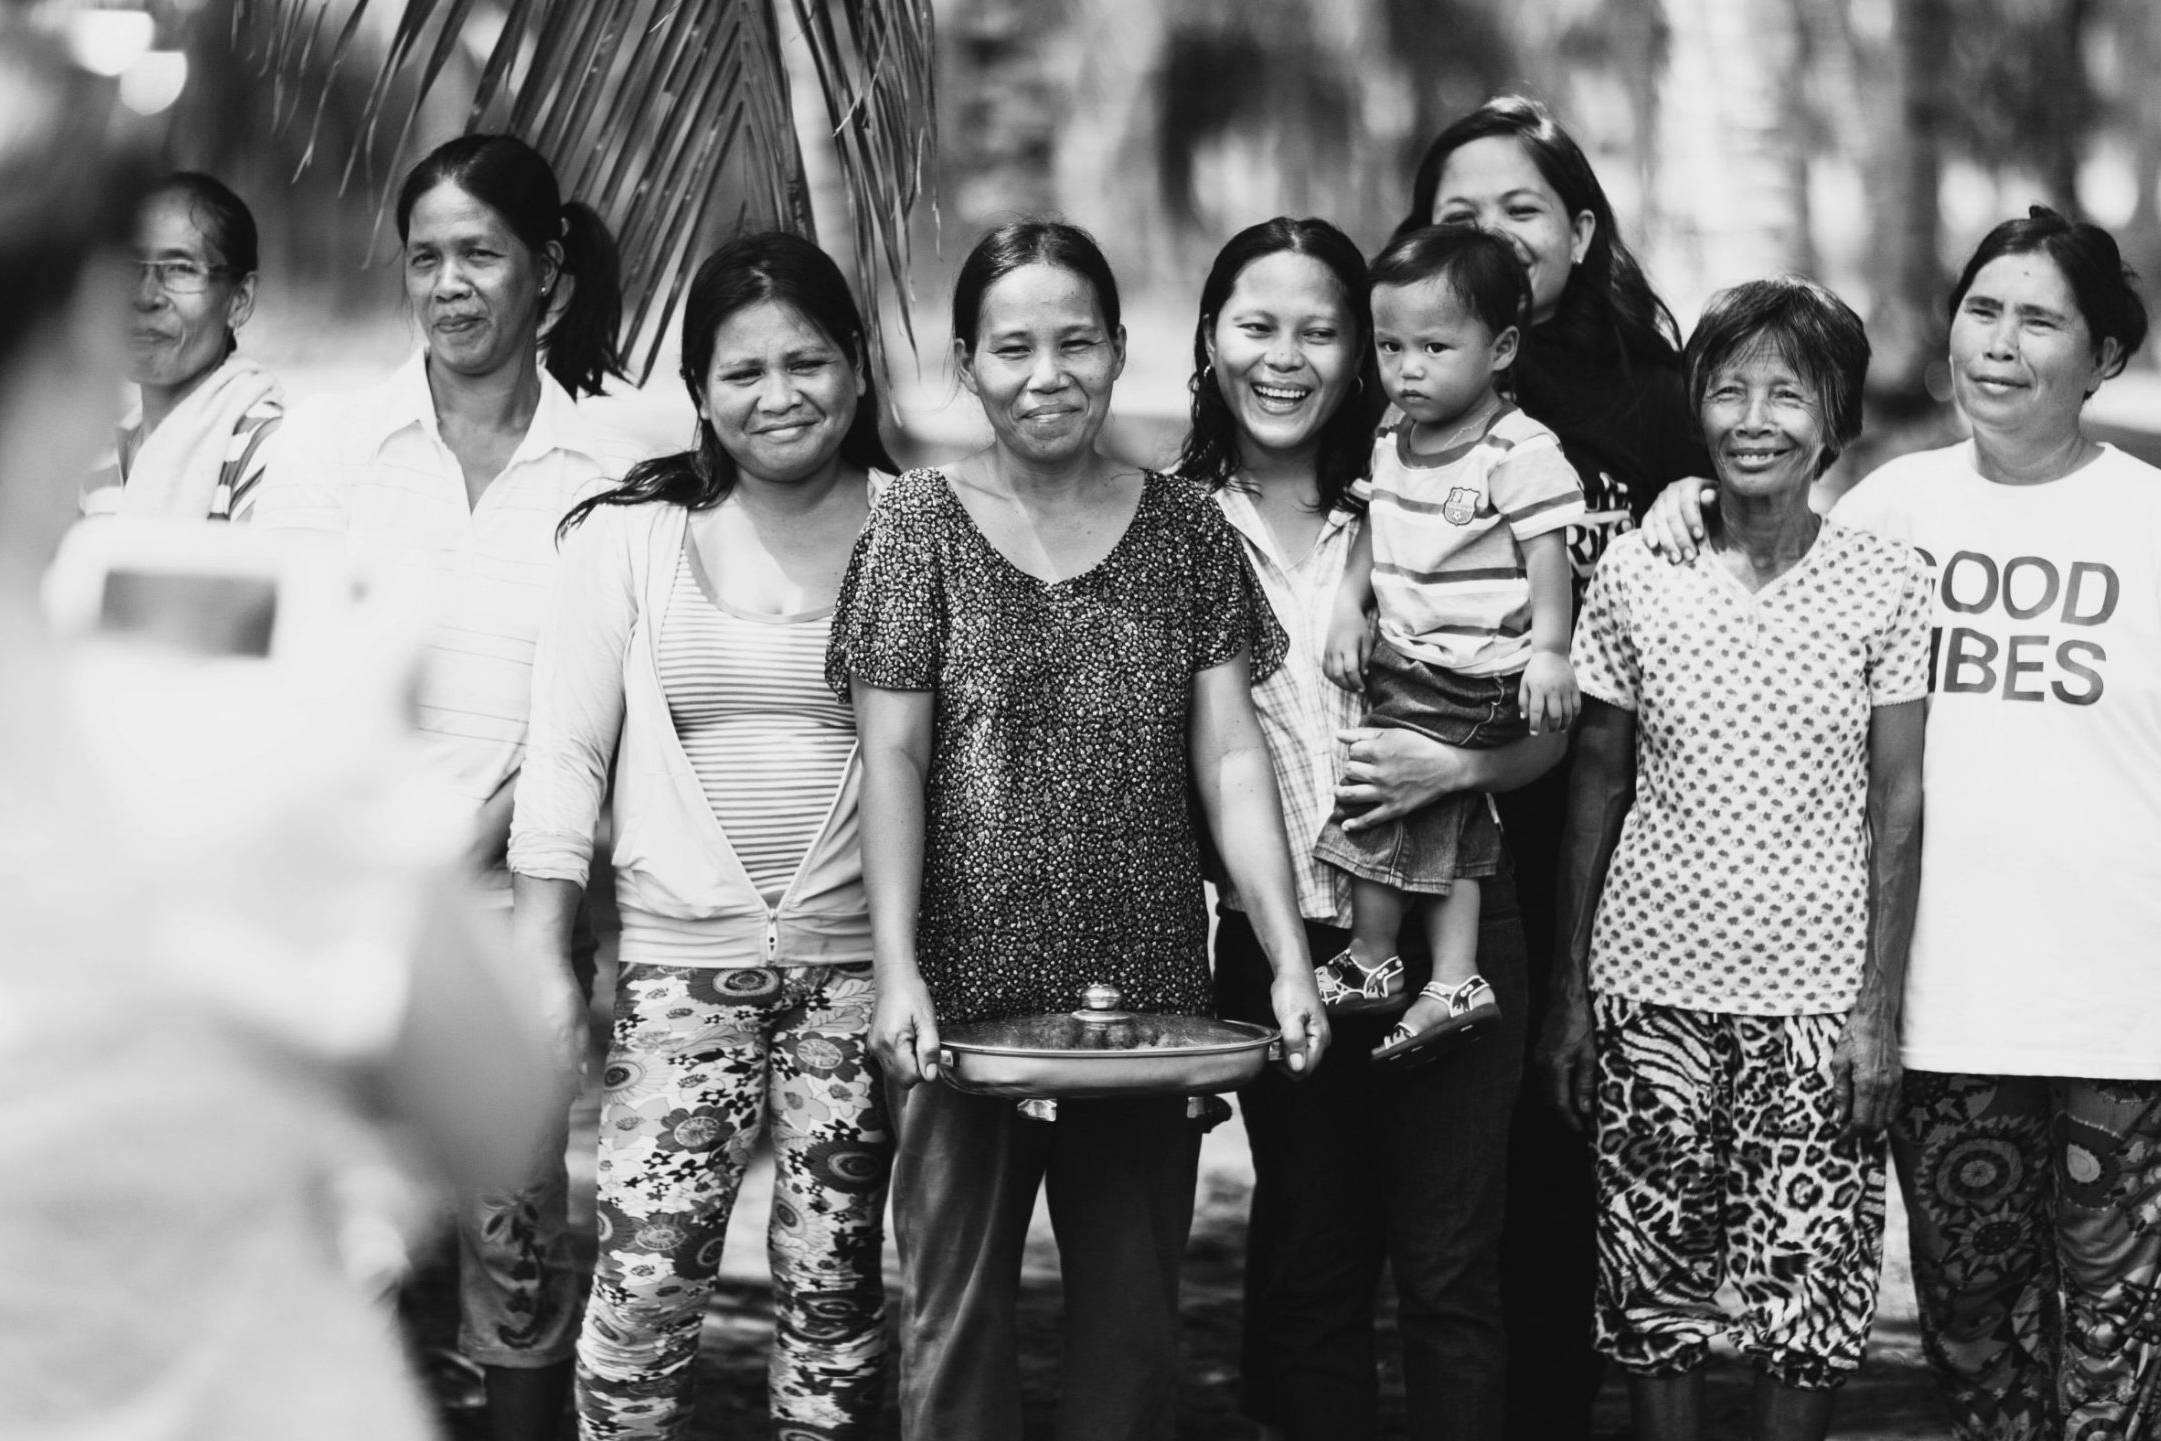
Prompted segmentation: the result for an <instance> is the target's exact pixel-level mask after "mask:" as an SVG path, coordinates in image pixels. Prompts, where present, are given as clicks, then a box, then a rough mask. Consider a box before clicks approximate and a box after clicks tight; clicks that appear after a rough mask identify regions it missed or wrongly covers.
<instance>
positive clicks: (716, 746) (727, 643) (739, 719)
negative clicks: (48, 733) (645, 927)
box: [658, 538, 855, 906]
mask: <svg viewBox="0 0 2161 1441" xmlns="http://www.w3.org/2000/svg"><path fill="white" fill-rule="evenodd" d="M832 615H833V613H832V608H831V607H830V606H828V607H826V608H825V609H823V610H816V611H811V612H808V613H806V614H802V615H785V616H764V615H750V614H746V613H744V612H742V611H738V610H734V609H731V608H730V607H729V606H728V605H727V604H726V603H725V602H723V601H722V600H721V599H720V598H719V597H718V595H717V594H716V593H715V592H714V590H713V587H712V585H711V584H710V583H709V581H708V578H707V577H706V576H705V574H704V573H703V568H702V567H701V566H699V564H698V561H697V557H696V555H695V554H694V553H693V551H692V549H691V546H690V542H689V540H688V539H687V538H686V539H685V541H684V545H683V551H682V553H681V555H680V557H679V558H678V559H677V561H676V566H675V583H674V586H673V588H672V589H671V591H670V592H669V596H668V609H667V613H666V615H665V616H663V617H662V619H661V625H660V633H659V636H658V642H659V647H658V648H659V662H660V685H661V691H662V693H663V694H664V695H665V696H666V697H667V700H668V714H669V715H670V716H671V717H672V718H673V719H674V721H675V734H676V736H677V738H678V739H679V740H681V741H682V744H683V751H684V753H685V754H686V755H688V756H689V757H690V767H691V770H692V771H694V772H696V774H697V777H698V784H699V785H700V786H701V787H703V788H704V790H705V799H706V804H707V805H709V806H711V807H712V808H713V818H714V819H715V820H717V821H719V822H720V828H721V830H722V831H723V832H724V833H726V835H727V837H728V844H729V845H730V847H732V848H733V849H734V851H735V853H736V856H737V857H738V858H739V859H741V861H742V862H743V868H744V869H745V870H746V871H748V872H749V873H750V879H751V882H752V884H753V885H755V886H756V887H757V888H758V894H759V895H760V896H762V897H764V899H765V903H766V904H767V905H769V906H770V905H774V904H776V903H778V902H779V900H780V898H781V896H782V895H783V894H784V893H785V892H786V891H787V889H788V883H789V881H791V880H793V879H794V877H795V873H796V870H797V869H798V868H799V867H800V866H801V865H802V862H803V856H804V855H805V853H806V852H808V851H809V849H810V846H811V842H812V841H814V840H816V839H817V836H818V831H819V828H820V827H821V826H822V825H823V824H824V821H825V817H826V813H827V812H828V811H829V810H831V809H832V805H833V798H834V795H835V794H836V793H837V792H838V791H839V789H840V781H841V775H842V773H843V772H844V771H845V770H846V769H847V766H848V757H849V755H850V754H851V753H852V752H853V750H854V748H855V715H854V712H853V711H852V710H850V709H849V707H848V706H847V705H846V704H845V703H843V702H842V701H841V700H840V699H839V698H838V697H836V696H835V695H834V694H833V692H832V690H831V689H830V688H828V687H827V686H826V684H825V644H826V635H827V632H828V631H829V630H830V629H831V627H832Z"/></svg>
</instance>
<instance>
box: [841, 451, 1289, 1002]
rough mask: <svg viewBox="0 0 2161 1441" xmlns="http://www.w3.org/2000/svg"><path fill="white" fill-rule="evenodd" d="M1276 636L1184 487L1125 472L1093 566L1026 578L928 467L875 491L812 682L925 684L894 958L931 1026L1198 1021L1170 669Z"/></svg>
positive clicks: (1181, 728) (1197, 946)
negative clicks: (905, 929) (1130, 480)
mask: <svg viewBox="0 0 2161 1441" xmlns="http://www.w3.org/2000/svg"><path fill="white" fill-rule="evenodd" d="M1284 649H1285V640H1284V636H1283V632H1282V630H1281V628H1280V627H1279V626H1278V625H1277V624H1276V621H1275V618H1274V616H1273V614H1272V613H1271V612H1270V610H1269V608H1268V604H1267V601H1266V600H1265V599H1264V598H1263V596H1262V595H1261V592H1260V588H1259V585H1258V583H1257V582H1256V581H1255V579H1254V577H1253V574H1252V571H1251V570H1250V569H1249V568H1248V566H1247V563H1246V560H1245V557H1244V555H1243V554H1242V553H1241V552H1240V549H1239V546H1238V542H1237V538H1236V536H1235V535H1234V533H1233V532H1232V531H1231V529H1230V527H1229V525H1228V524H1227V523H1226V522H1225V521H1224V519H1223V517H1222V514H1221V512H1220V511H1219V510H1217V508H1216V507H1215V506H1214V505H1213V504H1212V503H1210V502H1209V500H1208V498H1207V497H1206V496H1205V495H1204V494H1203V493H1202V492H1201V491H1200V489H1199V488H1198V487H1194V486H1188V485H1184V484H1181V483H1179V482H1177V481H1175V480H1172V479H1170V478H1168V477H1165V476H1161V475H1157V474H1155V473H1152V472H1151V473H1149V474H1147V475H1146V476H1145V477H1144V481H1143V486H1142V492H1141V500H1140V505H1139V507H1138V509H1137V510H1136V511H1135V512H1134V516H1133V519H1132V521H1131V523H1130V524H1129V525H1128V526H1127V528H1126V531H1125V534H1124V535H1123V536H1121V537H1120V538H1119V540H1118V542H1117V544H1116V545H1115V546H1113V547H1112V548H1111V551H1110V553H1109V554H1108V555H1107V556H1105V557H1104V559H1103V560H1102V561H1101V562H1100V563H1098V564H1097V565H1096V566H1095V567H1093V568H1092V569H1090V570H1087V571H1085V572H1083V573H1081V574H1080V575H1077V576H1072V577H1069V578H1067V579H1064V580H1060V581H1055V582H1046V581H1043V580H1039V579H1037V578H1036V577H1034V576H1031V575H1029V574H1027V573H1026V572H1024V571H1022V570H1020V569H1019V568H1018V567H1016V566H1014V565H1013V564H1012V563H1011V562H1010V561H1008V560H1007V559H1006V558H1005V557H1004V556H1003V555H1001V554H1000V553H999V552H998V550H997V549H996V548H995V547H993V546H992V545H991V543H990V542H989V541H988V540H987V539H985V537H984V536H983V534H982V532H981V531H979V530H978V529H977V528H976V526H975V522H974V521H973V519H971V518H970V516H969V515H968V512H967V510H966V508H965V507H964V506H963V505H962V504H961V502H960V500H959V498H958V497H956V496H955V495H954V494H953V491H952V488H951V486H950V485H949V484H948V483H947V481H946V478H945V476H944V475H943V474H941V473H940V472H938V471H935V470H916V471H910V472H909V473H908V474H906V475H903V476H902V477H900V479H899V480H897V481H895V482H894V483H893V485H892V486H891V487H890V488H889V489H888V490H887V491H886V493H885V494H884V496H882V497H881V498H880V500H879V502H878V506H877V508H876V510H875V511H874V512H873V514H872V516H871V523H870V525H869V527H868V528H867V529H866V530H865V531H864V533H863V536H862V539H861V540H860V541H859V542H858V543H857V545H856V551H855V556H854V558H853V560H852V561H851V562H850V563H849V567H848V574H847V577H846V579H845V580H843V582H842V583H841V592H840V600H839V603H838V606H837V608H836V611H835V615H834V620H833V635H832V643H831V648H830V650H829V652H828V655H827V662H826V671H827V679H828V680H829V681H830V682H831V683H832V684H833V686H834V688H835V689H836V690H839V691H841V692H842V693H843V694H845V693H846V690H847V687H848V684H849V681H850V679H851V678H852V679H856V680H861V681H863V682H865V683H867V684H869V685H873V686H877V687H880V688H883V689H892V690H928V691H931V692H933V693H934V694H935V707H934V721H933V726H934V730H933V738H932V742H931V761H930V776H929V780H928V785H927V795H926V798H925V815H924V856H923V889H922V899H921V903H920V910H919V914H918V920H917V927H916V959H917V964H918V965H919V967H920V968H921V970H922V973H923V979H924V982H925V984H926V985H927V986H928V987H929V990H930V994H931V1001H932V1004H933V1005H934V1006H935V1007H936V1009H937V1013H938V1018H939V1020H940V1021H941V1022H943V1023H947V1024H950V1023H953V1022H957V1021H965V1020H976V1019H992V1018H1000V1017H1006V1016H1017V1015H1029V1014H1033V1013H1036V1012H1041V1011H1050V1010H1062V1009H1067V1008H1070V1007H1071V1006H1073V1005H1074V1004H1075V1003H1076V1002H1077V999H1078V992H1079V990H1080V989H1081V988H1082V987H1083V986H1085V985H1087V984H1089V983H1090V982H1093V981H1098V980H1105V981H1109V982H1110V983H1111V984H1113V985H1115V986H1117V987H1118V988H1119V989H1120V990H1121V991H1123V992H1124V993H1125V997H1126V1004H1127V1005H1128V1006H1129V1007H1131V1008H1133V1009H1137V1010H1147V1011H1168V1012H1184V1013H1189V1014H1191V1013H1200V1012H1204V1011H1206V1010H1207V1009H1208V1001H1209V985H1208V968H1207V959H1206V945H1207V933H1208V918H1207V912H1206V909H1205V906H1204V903H1203V899H1202V894H1201V856H1200V847H1199V842H1198V838H1197V835H1196V831H1195V825H1196V821H1197V816H1196V813H1195V811H1194V810H1193V807H1192V805H1191V802H1190V799H1189V797H1190V796H1191V787H1190V783H1189V782H1190V777H1189V774H1188V763H1187V728H1188V723H1189V715H1190V710H1191V698H1192V686H1193V677H1194V675H1195V674H1196V673H1197V672H1199V671H1203V670H1207V669H1209V668H1211V667H1214V666H1217V665H1221V664H1223V663H1224V662H1226V661H1229V660H1231V659H1233V658H1234V657H1236V656H1237V655H1238V654H1239V653H1241V652H1245V653H1247V654H1248V655H1249V657H1250V663H1251V666H1252V672H1253V678H1254V679H1255V680H1259V679H1262V678H1265V677H1266V676H1267V675H1268V674H1270V673H1271V672H1272V671H1273V670H1274V669H1275V668H1276V666H1277V665H1278V664H1280V663H1281V660H1282V658H1283V653H1284Z"/></svg>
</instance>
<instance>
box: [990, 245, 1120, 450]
mask: <svg viewBox="0 0 2161 1441" xmlns="http://www.w3.org/2000/svg"><path fill="white" fill-rule="evenodd" d="M954 353H955V359H956V361H957V362H958V364H959V367H960V380H961V384H962V385H964V386H966V387H967V388H968V393H969V394H971V395H973V396H975V397H976V399H978V400H979V401H981V402H982V404H983V414H984V417H985V418H986V419H988V420H989V421H990V428H991V433H992V435H993V436H994V437H995V438H996V444H997V445H999V446H1000V447H1002V448H1003V449H1005V450H1006V451H1007V452H1008V453H1009V454H1011V455H1012V456H1013V457H1014V458H1016V459H1018V460H1021V461H1023V462H1025V463H1028V464H1031V465H1056V464H1059V463H1061V462H1065V461H1070V460H1073V459H1075V458H1076V457H1078V456H1080V455H1082V454H1084V453H1085V452H1086V451H1088V449H1089V448H1090V447H1092V446H1093V445H1094V444H1095V438H1096V434H1097V432H1099V431H1101V430H1102V428H1103V421H1104V418H1105V417H1106V416H1108V415H1109V414H1110V402H1111V387H1112V385H1113V384H1114V383H1116V381H1117V379H1118V375H1119V372H1120V371H1122V370H1124V369H1125V361H1126V338H1125V329H1124V327H1122V326H1121V327H1118V328H1117V329H1115V330H1114V329H1112V328H1110V327H1109V326H1107V325H1106V324H1105V323H1104V319H1103V307H1102V306H1101V304H1100V303H1098V301H1097V299H1096V293H1095V287H1094V286H1092V285H1090V284H1089V283H1088V281H1087V279H1086V278H1085V277H1083V276H1081V275H1078V274H1076V273H1074V272H1073V271H1070V270H1066V269H1063V268H1062V267H1059V266H1055V265H1048V264H1045V263H1043V262H1041V261H1037V262H1034V263H1031V264H1028V265H1023V266H1021V267H1020V268H1019V269H1017V270H1013V271H1010V272H1008V273H1007V274H1005V275H1003V276H1001V277H999V278H998V279H997V280H996V281H994V282H992V284H991V285H990V287H989V288H988V289H986V290H985V291H984V292H983V300H982V305H981V307H980V309H979V311H978V316H977V321H976V334H975V347H974V350H973V352H972V353H971V352H970V351H969V350H968V349H967V348H966V347H965V346H964V345H963V344H962V343H961V342H960V341H957V340H956V341H955V342H954Z"/></svg>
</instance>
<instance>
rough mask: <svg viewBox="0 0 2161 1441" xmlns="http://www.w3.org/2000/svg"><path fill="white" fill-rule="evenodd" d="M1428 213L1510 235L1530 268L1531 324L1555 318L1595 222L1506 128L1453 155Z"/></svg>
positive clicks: (1441, 220) (1438, 222)
mask: <svg viewBox="0 0 2161 1441" xmlns="http://www.w3.org/2000/svg"><path fill="white" fill-rule="evenodd" d="M1431 218H1432V220H1433V223H1434V224H1436V225H1457V224H1471V225H1476V226H1479V227H1480V228H1481V229H1485V230H1491V231H1495V232H1496V233H1498V234H1501V235H1505V236H1507V237H1508V239H1509V241H1510V242H1511V243H1512V244H1513V245H1514V246H1515V247H1516V254H1517V255H1519V256H1521V257H1522V259H1523V263H1524V265H1525V266H1527V267H1529V269H1530V272H1531V320H1532V323H1533V324H1537V323H1538V322H1541V321H1544V320H1548V319H1551V318H1552V316H1553V312H1554V310H1555V308H1556V307H1557V306H1559V305H1560V303H1561V292H1562V291H1563V290H1565V289H1567V288H1568V275H1569V272H1570V271H1572V270H1573V269H1575V266H1576V262H1577V261H1579V260H1581V259H1583V256H1584V252H1585V251H1586V250H1588V249H1589V248H1590V244H1591V233H1592V231H1593V230H1594V229H1596V227H1597V223H1598V222H1597V221H1596V220H1595V219H1593V218H1592V215H1591V212H1590V211H1588V210H1581V211H1578V212H1576V213H1575V214H1573V215H1571V214H1569V212H1568V206H1567V205H1566V204H1565V203H1564V202H1563V201H1562V199H1561V197H1560V196H1559V195H1558V194H1557V193H1555V191H1554V189H1553V187H1552V185H1550V184H1548V183H1547V181H1546V177H1545V175H1544V173H1543V172H1542V171H1540V170H1539V168H1538V165H1537V163H1536V162H1535V161H1533V160H1532V159H1531V153H1530V152H1529V151H1528V150H1526V149H1524V148H1523V144H1522V142H1521V141H1518V140H1516V139H1513V138H1512V137H1510V136H1506V135H1489V136H1486V137H1485V138H1484V139H1481V140H1473V141H1471V142H1470V143H1469V144H1467V145H1464V146H1461V147H1459V148H1458V149H1457V150H1456V151H1455V153H1454V154H1452V155H1450V156H1449V157H1448V162H1447V164H1445V165H1443V166H1442V167H1441V183H1440V187H1439V189H1437V190H1436V191H1435V192H1434V196H1433V215H1432V217H1431Z"/></svg>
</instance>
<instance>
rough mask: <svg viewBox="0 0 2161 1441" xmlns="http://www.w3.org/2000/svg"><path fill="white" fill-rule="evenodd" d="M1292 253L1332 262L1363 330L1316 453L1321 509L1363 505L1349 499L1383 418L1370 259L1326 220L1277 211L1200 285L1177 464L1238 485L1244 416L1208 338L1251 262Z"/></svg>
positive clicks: (1227, 249)
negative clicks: (1223, 382) (1221, 380)
mask: <svg viewBox="0 0 2161 1441" xmlns="http://www.w3.org/2000/svg"><path fill="white" fill-rule="evenodd" d="M1286 252H1287V253H1290V254H1293V255H1305V256H1310V257H1311V258H1312V259H1314V260H1316V261H1318V262H1319V263H1320V264H1321V265H1323V266H1325V267H1327V269H1328V273H1329V274H1331V275H1333V276H1334V277H1335V278H1336V284H1337V286H1338V287H1340V288H1341V290H1342V292H1343V308H1344V310H1345V312H1346V313H1348V314H1349V315H1350V317H1351V325H1352V328H1353V329H1354V330H1355V331H1356V332H1357V333H1356V334H1355V335H1353V336H1352V337H1351V341H1352V351H1351V353H1352V355H1353V356H1354V357H1355V360H1354V364H1355V366H1356V373H1357V376H1358V384H1357V385H1356V386H1355V387H1353V389H1352V391H1351V393H1350V394H1348V395H1346V396H1344V397H1343V399H1342V400H1341V401H1340V402H1339V403H1338V404H1337V406H1336V409H1335V413H1334V414H1333V415H1331V416H1329V417H1328V419H1327V420H1326V421H1325V422H1323V424H1322V426H1321V434H1320V449H1319V452H1318V453H1317V454H1316V455H1315V456H1314V472H1315V478H1316V479H1317V480H1318V481H1319V485H1320V509H1321V512H1322V513H1323V514H1326V513H1327V512H1329V511H1331V510H1335V509H1337V508H1339V507H1345V508H1350V509H1357V508H1358V506H1357V504H1356V502H1355V501H1353V500H1352V499H1351V486H1352V485H1353V484H1354V483H1356V482H1357V481H1358V480H1359V479H1360V478H1362V477H1363V476H1364V475H1365V473H1366V468H1367V466H1368V465H1369V464H1370V463H1371V461H1372V458H1373V425H1374V422H1375V420H1377V419H1378V418H1379V411H1380V395H1381V387H1380V380H1379V377H1378V375H1377V374H1376V373H1375V371H1374V363H1373V318H1372V312H1371V310H1370V309H1368V307H1367V304H1366V261H1365V257H1364V256H1362V255H1360V254H1359V253H1358V247H1357V246H1356V245H1354V244H1352V243H1351V239H1350V237H1349V236H1347V235H1345V234H1344V233H1343V232H1342V231H1340V230H1338V229H1336V227H1335V226H1333V225H1330V224H1329V223H1328V222H1327V221H1325V220H1316V219H1312V218H1308V219H1304V220H1293V219H1292V218H1291V217H1290V216H1288V215H1278V216H1277V217H1276V218H1275V219H1273V220H1264V221H1262V222H1261V223H1260V224H1258V225H1249V226H1247V227H1246V228H1245V229H1244V230H1241V231H1239V232H1238V233H1237V234H1236V235H1233V236H1232V237H1231V238H1230V240H1229V242H1228V243H1227V244H1225V245H1224V247H1223V249H1222V250H1220V251H1218V252H1217V253H1216V263H1215V264H1214V265H1213V266H1211V267H1210V268H1209V271H1208V279H1207V280H1206V281H1205V282H1203V283H1202V285H1201V308H1200V318H1199V319H1198V320H1197V321H1196V322H1195V323H1194V326H1193V377H1192V379H1190V380H1188V381H1187V382H1186V389H1188V390H1189V391H1191V392H1192V394H1193V420H1192V428H1191V429H1190V430H1188V431H1187V432H1186V439H1185V444H1184V445H1183V446H1182V447H1180V449H1179V451H1178V461H1177V464H1176V466H1175V467H1174V468H1175V469H1176V470H1177V472H1178V473H1179V474H1180V475H1182V476H1184V477H1185V478H1186V479H1188V480H1194V481H1199V482H1200V483H1201V484H1203V485H1205V486H1207V487H1208V488H1209V489H1210V490H1221V489H1222V488H1223V487H1225V486H1227V485H1234V484H1236V483H1237V478H1238V472H1239V471H1240V470H1241V469H1242V468H1243V467H1244V465H1245V457H1244V455H1243V454H1242V453H1241V452H1240V451H1239V448H1238V418H1237V417H1236V416H1234V415H1232V414H1231V408H1230V405H1229V403H1228V402H1227V401H1225V400H1224V399H1223V391H1222V389H1221V388H1220V387H1219V386H1218V385H1217V384H1216V383H1215V377H1214V376H1213V375H1212V374H1211V373H1210V370H1209V365H1210V362H1209V358H1208V337H1209V335H1210V333H1211V332H1213V331H1214V329H1215V325H1216V317H1217V316H1218V315H1220V314H1222V312H1223V307H1224V306H1225V305H1227V304H1228V303H1229V302H1230V298H1231V292H1232V291H1233V290H1235V289H1236V288H1237V286H1238V277H1239V276H1240V275H1242V274H1244V273H1245V269H1246V267H1247V266H1249V265H1251V264H1253V262H1254V261H1256V260H1260V259H1262V258H1264V257H1266V256H1270V255H1278V254H1283V253H1286Z"/></svg>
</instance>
